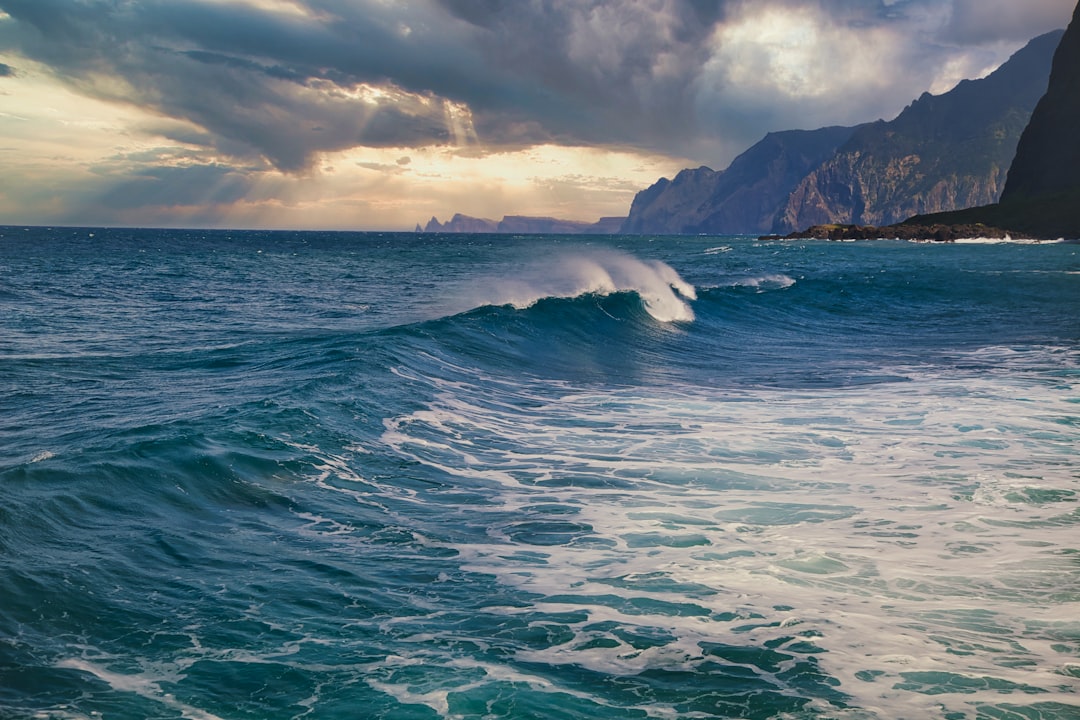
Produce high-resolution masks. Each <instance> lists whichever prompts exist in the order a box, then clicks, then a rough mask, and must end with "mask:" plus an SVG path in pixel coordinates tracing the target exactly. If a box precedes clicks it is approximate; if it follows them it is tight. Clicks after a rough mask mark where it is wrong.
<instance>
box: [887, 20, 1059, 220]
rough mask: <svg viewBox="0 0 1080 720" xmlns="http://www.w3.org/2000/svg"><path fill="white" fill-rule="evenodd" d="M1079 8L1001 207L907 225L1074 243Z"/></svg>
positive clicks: (1024, 138) (1019, 149)
mask: <svg viewBox="0 0 1080 720" xmlns="http://www.w3.org/2000/svg"><path fill="white" fill-rule="evenodd" d="M1078 128H1080V4H1077V7H1076V10H1075V11H1074V12H1073V18H1072V22H1071V23H1070V24H1069V27H1068V29H1067V30H1066V31H1065V34H1064V36H1063V37H1062V38H1061V42H1060V44H1059V45H1058V48H1057V51H1056V52H1055V53H1054V59H1053V69H1052V71H1051V73H1050V81H1049V85H1048V87H1047V91H1046V94H1045V95H1044V96H1043V98H1042V99H1041V100H1039V103H1038V106H1037V107H1036V108H1035V111H1034V112H1033V113H1032V116H1031V122H1030V123H1029V124H1028V126H1027V128H1026V129H1025V130H1024V133H1023V136H1022V138H1021V140H1020V142H1019V144H1018V147H1017V150H1016V158H1015V159H1014V160H1013V163H1012V166H1011V167H1010V169H1009V175H1008V180H1007V182H1006V184H1005V190H1004V192H1003V193H1002V196H1001V201H1000V202H999V203H996V204H992V205H986V206H983V207H973V208H969V209H966V210H960V211H957V212H949V213H939V214H935V215H926V216H919V217H914V218H911V219H909V220H908V221H907V222H908V223H911V224H916V223H921V224H930V223H938V224H946V225H957V224H964V223H968V224H970V223H979V224H981V225H992V226H996V227H999V228H1005V229H1007V230H1008V231H1009V232H1011V233H1012V234H1014V235H1026V236H1029V237H1035V238H1060V237H1064V238H1070V239H1080V134H1078V133H1077V129H1078Z"/></svg>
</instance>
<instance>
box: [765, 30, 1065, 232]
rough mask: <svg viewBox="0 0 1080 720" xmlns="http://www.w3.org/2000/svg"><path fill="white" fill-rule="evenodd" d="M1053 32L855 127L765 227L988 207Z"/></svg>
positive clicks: (884, 221) (1042, 77) (1036, 87)
mask: <svg viewBox="0 0 1080 720" xmlns="http://www.w3.org/2000/svg"><path fill="white" fill-rule="evenodd" d="M1061 36H1062V32H1061V31H1060V30H1059V31H1055V32H1051V33H1047V34H1045V35H1042V36H1040V37H1038V38H1035V39H1034V40H1032V41H1031V42H1030V43H1028V45H1027V46H1026V47H1024V48H1023V49H1022V50H1020V51H1019V52H1017V53H1016V54H1014V55H1013V56H1012V57H1011V58H1010V59H1009V60H1008V62H1006V63H1005V64H1003V65H1002V66H1001V67H1000V68H998V69H997V70H996V71H994V72H993V73H991V74H990V75H989V76H987V77H986V78H983V79H981V80H964V81H962V82H961V83H960V84H958V85H957V86H956V87H955V88H953V89H952V90H950V91H949V92H947V93H945V94H943V95H931V94H929V93H924V94H923V95H922V97H920V98H919V99H917V100H916V101H915V102H913V103H912V104H911V105H909V106H908V107H907V108H905V109H904V111H903V112H901V113H900V115H898V116H897V117H896V119H894V120H892V121H889V122H884V121H878V122H875V123H869V124H867V125H863V126H861V127H859V128H858V129H856V131H855V132H854V133H853V134H852V136H851V138H850V139H849V140H848V141H847V142H846V143H845V144H844V145H843V146H842V147H841V148H840V149H839V150H838V152H837V153H836V155H835V156H834V157H832V158H830V159H829V160H827V161H825V162H824V163H822V165H821V166H820V167H818V168H816V169H814V170H813V171H812V172H810V173H809V174H808V175H807V176H806V177H805V178H804V179H803V180H802V181H801V182H800V183H799V184H798V186H797V187H796V188H795V190H794V191H793V192H792V193H791V195H790V197H789V199H788V201H787V203H786V204H785V206H784V207H783V208H782V209H781V211H780V212H779V213H778V214H777V216H776V222H775V224H774V231H775V232H778V233H784V232H790V231H792V230H795V229H797V228H802V227H807V226H810V225H815V224H827V223H831V224H850V225H875V226H882V225H891V224H894V223H897V222H900V221H901V220H903V219H905V218H908V217H911V216H912V215H917V214H925V213H935V212H942V211H947V210H954V209H957V208H963V207H971V206H975V205H986V204H989V203H993V202H995V201H996V200H997V199H998V197H999V196H1000V195H1001V192H1002V189H1003V188H1004V186H1005V178H1006V175H1007V173H1008V168H1009V164H1010V162H1011V161H1012V159H1013V156H1014V155H1015V153H1016V147H1017V143H1018V142H1019V140H1020V136H1021V134H1022V133H1023V130H1024V127H1025V126H1026V124H1027V122H1028V119H1029V118H1030V117H1031V112H1032V110H1033V109H1034V108H1035V105H1036V104H1037V103H1038V101H1039V97H1040V96H1041V95H1042V93H1043V92H1044V88H1045V87H1046V82H1047V78H1048V77H1049V73H1050V65H1051V57H1052V55H1053V53H1054V48H1055V47H1056V46H1057V44H1058V42H1059V40H1060V39H1061Z"/></svg>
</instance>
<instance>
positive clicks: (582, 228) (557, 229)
mask: <svg viewBox="0 0 1080 720" xmlns="http://www.w3.org/2000/svg"><path fill="white" fill-rule="evenodd" d="M624 220H625V218H621V217H605V218H600V219H599V220H598V221H597V222H582V221H578V220H559V219H558V218H550V217H529V216H526V215H507V216H505V217H504V218H503V219H502V220H498V221H496V220H489V219H487V218H477V217H470V216H469V215H462V214H461V213H457V214H456V215H454V217H452V218H450V219H449V220H447V221H446V222H444V223H443V222H439V220H438V218H434V217H433V218H431V219H430V220H428V222H427V225H425V226H424V228H423V232H429V233H508V234H515V235H528V234H536V233H543V234H548V235H611V234H615V233H617V232H619V228H620V227H621V226H622V224H623V221H624ZM416 231H417V232H420V231H421V228H420V225H417V226H416Z"/></svg>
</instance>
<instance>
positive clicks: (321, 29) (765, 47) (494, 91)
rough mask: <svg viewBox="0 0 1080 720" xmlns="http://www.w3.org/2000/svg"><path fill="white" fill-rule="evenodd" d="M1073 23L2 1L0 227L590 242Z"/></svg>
mask: <svg viewBox="0 0 1080 720" xmlns="http://www.w3.org/2000/svg"><path fill="white" fill-rule="evenodd" d="M1075 6H1076V2H1075V0H410V1H407V2H400V1H394V0H0V158H2V159H0V163H2V165H0V166H2V168H3V172H2V173H0V224H35V225H106V226H152V227H234V228H294V229H344V230H349V229H355V230H411V229H412V228H413V227H414V225H415V224H416V223H417V222H420V223H421V224H423V223H425V222H426V221H427V219H428V218H430V217H432V216H437V217H439V218H440V219H442V220H446V219H448V218H449V217H450V216H451V215H453V214H454V213H457V212H460V213H464V214H466V215H472V216H476V217H488V218H495V219H499V218H501V217H502V216H504V215H535V216H553V217H560V218H566V219H575V220H589V221H592V220H596V219H598V218H600V217H604V216H622V215H626V213H627V212H628V210H629V207H630V203H631V201H632V200H633V197H634V194H635V193H636V192H637V191H639V190H642V189H644V188H646V187H648V186H649V185H650V184H652V183H653V182H655V181H656V180H657V179H658V178H660V177H662V176H666V177H671V176H673V175H674V174H675V173H676V172H678V170H679V169H681V168H684V167H697V166H700V165H708V166H709V167H712V168H714V169H722V168H724V167H726V166H727V164H728V163H729V162H730V161H731V160H732V159H733V158H734V157H735V156H736V155H738V154H739V153H740V152H742V151H744V150H745V149H747V148H748V147H749V146H751V145H752V144H753V143H755V142H757V141H758V140H760V139H761V138H762V137H764V135H765V134H766V133H768V132H771V131H780V130H790V129H798V128H802V129H813V128H817V127H822V126H826V125H854V124H857V123H861V122H867V121H871V120H875V119H878V118H884V119H891V118H893V117H895V116H896V115H897V114H898V113H899V112H900V111H901V110H902V109H903V108H904V107H905V106H906V105H908V104H909V103H910V102H911V101H912V100H913V99H915V98H916V97H918V96H919V95H921V94H922V93H923V92H925V91H930V92H933V93H935V94H937V93H941V92H945V91H947V90H949V89H950V88H951V87H953V86H954V85H955V84H956V83H957V82H958V81H960V80H962V79H965V78H976V77H982V76H984V75H986V74H988V73H989V72H991V71H992V70H993V69H994V68H996V67H997V66H998V65H1000V64H1001V63H1002V62H1004V61H1005V60H1006V59H1007V58H1008V57H1009V56H1010V55H1011V54H1012V53H1013V52H1015V51H1016V50H1018V49H1019V48H1020V47H1022V46H1023V45H1024V44H1026V42H1027V41H1028V40H1030V39H1031V38H1033V37H1035V36H1037V35H1040V34H1042V33H1044V32H1047V31H1050V30H1053V29H1056V28H1064V27H1065V26H1066V25H1067V24H1068V21H1069V19H1070V17H1071V15H1072V11H1073V9H1074V8H1075Z"/></svg>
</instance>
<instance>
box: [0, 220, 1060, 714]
mask: <svg viewBox="0 0 1080 720" xmlns="http://www.w3.org/2000/svg"><path fill="white" fill-rule="evenodd" d="M0 236H2V237H0V418H2V421H0V492H2V494H3V501H2V502H0V563H2V564H0V717H3V718H9V717H10V718H105V719H109V718H191V719H193V720H207V719H215V718H221V719H223V720H234V719H239V718H310V719H312V720H314V719H316V718H402V719H405V718H425V719H426V718H567V719H569V718H712V717H733V718H858V719H860V720H862V719H868V718H880V719H883V720H884V719H892V718H948V719H949V720H958V719H960V718H1009V719H1012V718H1040V719H1042V720H1050V719H1066V718H1076V717H1080V504H1078V503H1080V442H1078V440H1080V312H1078V311H1080V245H1070V244H1064V243H1062V244H1039V245H1025V244H1013V243H1004V244H957V245H923V244H912V243H900V242H865V243H825V242H759V241H756V240H752V239H749V238H731V237H720V238H718V237H700V238H698V237H689V238H688V237H679V238H660V237H658V238H651V237H603V238H580V237H578V238H572V237H513V236H488V235H482V236H481V235H478V236H434V235H412V234H385V235H380V234H348V233H266V232H224V231H175V230H102V229H70V228H67V229H54V230H50V229H41V228H30V229H26V228H3V229H0Z"/></svg>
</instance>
